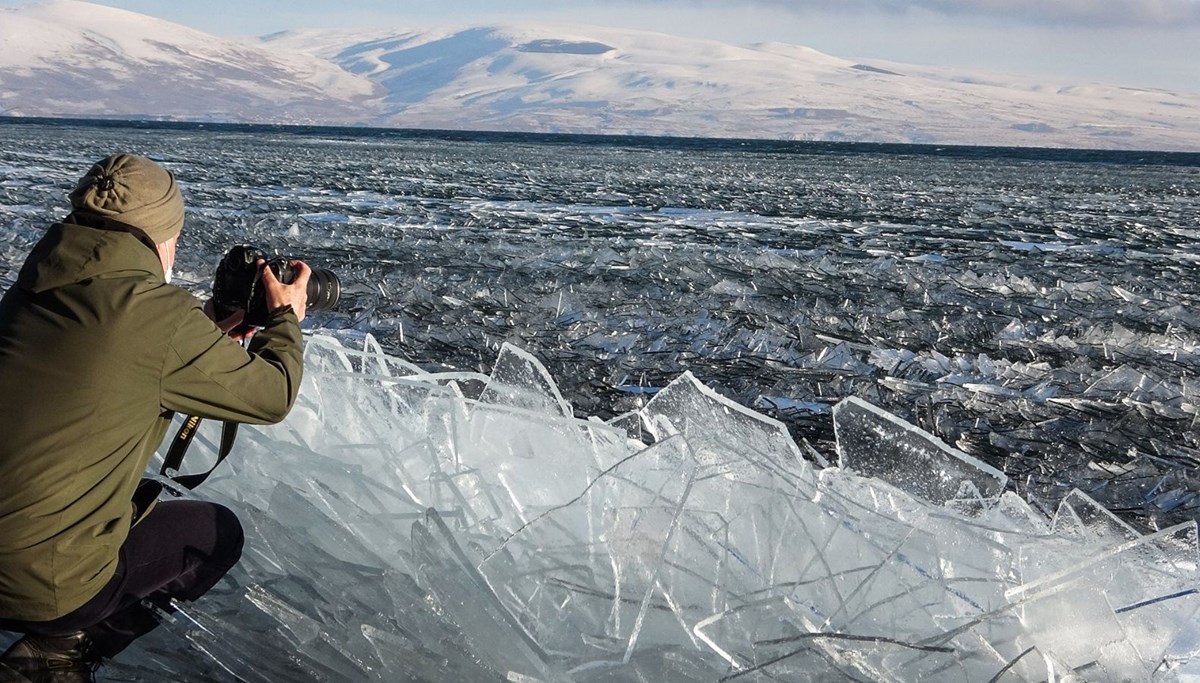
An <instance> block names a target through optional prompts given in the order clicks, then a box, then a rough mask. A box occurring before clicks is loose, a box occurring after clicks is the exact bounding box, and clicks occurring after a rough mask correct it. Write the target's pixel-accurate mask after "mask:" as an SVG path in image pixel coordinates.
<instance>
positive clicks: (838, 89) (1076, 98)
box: [0, 0, 1200, 151]
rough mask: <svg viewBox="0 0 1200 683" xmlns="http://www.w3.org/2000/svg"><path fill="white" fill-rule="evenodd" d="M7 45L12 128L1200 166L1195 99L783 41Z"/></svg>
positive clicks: (6, 100) (311, 32)
mask: <svg viewBox="0 0 1200 683" xmlns="http://www.w3.org/2000/svg"><path fill="white" fill-rule="evenodd" d="M0 41H3V42H4V44H6V45H19V46H20V47H21V48H22V49H20V50H16V49H11V50H6V51H5V52H6V53H8V54H7V56H0V111H2V113H4V114H7V115H10V116H13V115H24V116H64V117H72V116H84V117H91V118H94V117H97V116H104V115H108V116H112V117H116V118H136V117H143V118H166V119H177V120H209V121H218V120H219V121H230V122H247V123H304V124H316V125H321V124H328V125H366V126H386V127H398V128H435V129H444V130H484V131H489V130H490V131H513V132H541V133H586V134H605V135H612V134H616V135H667V136H682V137H728V138H763V139H780V140H806V139H808V140H826V141H863V142H885V143H928V144H976V145H1002V146H1042V147H1079V148H1093V149H1147V150H1167V151H1172V150H1174V151H1196V150H1200V95H1192V94H1180V93H1176V92H1169V91H1162V90H1160V89H1134V88H1125V87H1120V86H1106V85H1102V84H1094V83H1083V84H1069V83H1045V82H1041V81H1036V80H1032V79H1021V78H1018V77H1009V76H997V75H993V74H983V73H972V72H967V71H964V70H961V69H954V68H943V67H929V66H921V65H913V64H899V63H894V62H888V61H883V60H865V61H864V60H851V59H844V58H841V57H835V56H832V55H827V54H824V53H821V52H818V51H816V50H813V49H811V48H808V47H805V46H801V45H790V44H785V43H760V44H755V45H747V46H737V45H731V44H727V43H721V42H719V41H712V40H700V39H692V38H678V37H674V36H669V35H666V34H662V33H653V32H648V31H634V30H626V29H612V28H604V27H594V26H575V25H572V26H563V25H555V24H519V25H518V24H497V25H470V24H465V25H459V26H443V27H429V28H412V27H409V28H396V29H387V28H381V29H369V30H353V29H306V30H296V31H281V32H276V33H273V34H269V35H267V36H264V37H262V38H258V39H246V40H231V39H225V38H219V37H216V36H211V35H208V34H204V33H202V32H200V31H196V30H194V29H190V28H187V27H183V26H179V25H177V24H172V23H170V22H166V21H163V20H160V19H154V18H153V17H147V16H145V15H139V14H136V13H133V12H128V11H125V10H116V9H113V8H109V7H104V6H100V5H93V4H91V3H86V2H81V1H80V0H49V1H48V2H42V3H38V4H34V5H25V6H21V7H17V8H12V9H0ZM97 55H99V56H100V57H101V58H100V59H96V56H97Z"/></svg>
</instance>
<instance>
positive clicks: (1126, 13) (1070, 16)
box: [750, 0, 1200, 26]
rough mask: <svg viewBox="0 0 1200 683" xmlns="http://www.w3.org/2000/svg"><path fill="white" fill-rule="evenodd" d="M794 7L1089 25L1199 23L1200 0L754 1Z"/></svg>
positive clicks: (752, 0) (797, 8) (800, 8)
mask: <svg viewBox="0 0 1200 683" xmlns="http://www.w3.org/2000/svg"><path fill="white" fill-rule="evenodd" d="M750 2H751V3H752V4H760V5H773V6H777V7H788V8H792V9H796V10H812V9H817V10H852V11H853V10H859V11H880V10H882V11H887V12H893V13H906V12H910V11H912V10H927V11H931V12H935V13H938V14H943V15H949V16H970V15H985V16H992V17H1002V18H1008V19H1014V20H1019V21H1023V22H1026V23H1054V24H1081V25H1090V26H1180V25H1200V0H750Z"/></svg>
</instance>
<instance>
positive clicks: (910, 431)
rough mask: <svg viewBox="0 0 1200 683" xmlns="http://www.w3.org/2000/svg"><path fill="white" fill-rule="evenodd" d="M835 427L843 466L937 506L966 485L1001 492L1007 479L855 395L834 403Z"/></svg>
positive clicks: (989, 494) (985, 494)
mask: <svg viewBox="0 0 1200 683" xmlns="http://www.w3.org/2000/svg"><path fill="white" fill-rule="evenodd" d="M833 426H834V430H835V431H836V433H837V444H838V446H837V449H838V458H839V464H840V465H841V467H842V468H844V469H848V470H853V471H854V472H857V473H859V474H861V475H863V476H867V477H876V478H878V479H882V480H884V481H886V482H888V483H891V484H893V485H895V486H897V487H899V488H900V489H903V490H904V491H907V492H909V493H912V494H913V495H916V496H919V497H921V498H923V499H925V500H927V501H929V502H930V503H933V504H935V505H941V504H943V503H946V502H947V501H950V500H953V499H955V498H958V497H960V495H961V492H962V487H963V484H964V483H970V484H971V485H972V486H974V488H975V490H976V491H978V492H979V494H980V495H982V496H983V497H986V498H994V497H997V496H999V495H1000V493H1001V492H1003V491H1004V487H1005V485H1006V484H1007V483H1008V477H1007V476H1005V475H1004V473H1003V472H1000V471H999V470H997V469H996V468H994V467H992V466H991V465H988V464H986V463H984V462H981V461H980V460H978V459H976V458H973V457H971V456H969V455H967V454H966V453H963V452H962V451H960V450H958V449H955V448H951V447H950V446H947V445H946V444H945V443H943V442H942V441H941V440H939V439H938V438H936V437H935V436H933V435H932V434H930V433H929V432H927V431H925V430H923V429H920V428H918V427H915V426H913V425H911V424H908V423H907V422H904V421H903V420H901V419H899V418H898V417H896V416H894V415H892V414H890V413H887V412H885V411H883V410H880V409H879V408H876V407H875V406H873V405H871V404H869V403H867V402H866V401H863V400H861V399H859V398H855V397H853V396H852V397H849V398H846V399H843V400H842V401H841V402H839V403H838V404H837V405H835V406H834V407H833Z"/></svg>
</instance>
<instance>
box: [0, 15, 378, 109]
mask: <svg viewBox="0 0 1200 683" xmlns="http://www.w3.org/2000/svg"><path fill="white" fill-rule="evenodd" d="M379 94H380V93H379V92H378V90H377V87H376V86H375V85H374V84H373V83H371V82H370V81H369V80H367V79H365V78H361V77H357V76H354V75H352V74H349V73H347V72H346V71H345V70H343V69H341V68H339V67H338V66H336V65H334V64H331V63H329V62H328V61H325V60H323V59H320V58H317V57H313V56H311V55H308V54H304V53H301V52H296V51H277V50H269V49H266V48H264V47H263V46H261V45H258V44H255V42H251V41H237V40H227V39H223V38H218V37H216V36H213V35H210V34H207V33H203V32H201V31H195V30H192V29H190V28H187V27H184V26H180V25H179V24H174V23H171V22H167V21H162V20H159V19H155V18H153V17H148V16H145V15H141V14H137V13H134V12H128V11H125V10H119V9H114V8H112V7H105V6H102V5H94V4H91V3H86V2H75V1H74V0H51V1H49V2H40V3H36V4H31V5H25V6H21V7H16V8H0V113H5V114H9V115H15V116H65V117H76V116H79V117H109V118H114V117H115V118H150V119H159V118H166V119H193V120H211V121H244V122H279V123H314V122H317V123H319V122H329V123H357V122H359V121H362V120H363V119H364V118H370V117H372V116H374V115H375V113H376V112H375V110H374V109H373V106H374V102H375V101H377V99H378V96H379Z"/></svg>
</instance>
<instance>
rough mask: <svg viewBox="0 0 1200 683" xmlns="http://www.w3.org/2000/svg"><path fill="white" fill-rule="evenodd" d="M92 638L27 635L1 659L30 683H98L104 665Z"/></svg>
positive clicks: (79, 633) (84, 635)
mask: <svg viewBox="0 0 1200 683" xmlns="http://www.w3.org/2000/svg"><path fill="white" fill-rule="evenodd" d="M93 650H94V648H93V647H92V639H91V638H89V637H88V635H87V634H86V633H84V632H83V631H76V632H74V633H69V634H67V635H65V636H35V635H27V636H25V637H24V638H22V639H20V640H18V641H17V642H16V643H13V646H12V647H10V648H8V651H7V652H5V653H4V655H3V656H0V662H3V663H4V666H6V667H8V668H9V669H12V670H13V671H15V672H16V673H18V674H21V675H22V676H25V678H27V679H29V681H30V683H95V680H96V679H95V678H94V676H93V674H94V673H95V671H96V668H97V667H98V666H99V665H100V657H99V656H98V655H96V654H95V653H94V651H93Z"/></svg>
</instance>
